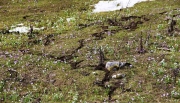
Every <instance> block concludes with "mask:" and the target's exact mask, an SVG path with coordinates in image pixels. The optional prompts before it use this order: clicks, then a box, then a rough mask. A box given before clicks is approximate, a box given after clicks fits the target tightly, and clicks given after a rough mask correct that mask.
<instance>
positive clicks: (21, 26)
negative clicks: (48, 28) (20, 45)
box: [9, 23, 44, 33]
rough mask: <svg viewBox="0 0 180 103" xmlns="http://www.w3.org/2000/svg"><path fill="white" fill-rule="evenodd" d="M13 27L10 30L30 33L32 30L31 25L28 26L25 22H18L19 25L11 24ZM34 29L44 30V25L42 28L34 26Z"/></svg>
mask: <svg viewBox="0 0 180 103" xmlns="http://www.w3.org/2000/svg"><path fill="white" fill-rule="evenodd" d="M11 28H12V29H10V30H9V32H11V33H12V32H18V33H28V32H29V31H30V27H26V26H24V24H23V23H20V24H17V25H15V26H14V25H13V26H11ZM33 30H38V31H39V30H44V27H41V28H35V27H34V28H33Z"/></svg>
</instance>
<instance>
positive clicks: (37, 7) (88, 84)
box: [0, 0, 180, 103]
mask: <svg viewBox="0 0 180 103" xmlns="http://www.w3.org/2000/svg"><path fill="white" fill-rule="evenodd" d="M29 1H30V2H27V1H25V0H22V1H20V0H14V2H13V1H11V0H9V1H7V0H1V1H0V18H1V19H0V102H3V103H9V102H23V103H31V102H38V101H41V102H42V103H46V102H50V103H55V102H57V103H59V102H60V103H67V102H69V103H72V102H73V103H79V102H83V103H84V102H88V103H89V102H90V103H91V102H103V101H107V99H108V95H107V94H108V89H107V88H106V89H105V88H102V87H99V86H97V85H95V84H94V81H96V80H102V78H103V76H104V74H105V73H104V72H103V71H99V70H94V69H93V67H90V66H88V65H89V64H91V65H97V64H98V63H99V58H98V56H99V54H98V49H99V48H101V49H102V51H103V52H104V54H105V56H106V58H108V59H109V60H110V61H111V60H119V61H126V62H130V63H132V64H133V66H134V67H133V68H132V69H123V70H119V71H116V72H115V74H116V73H122V74H126V77H125V78H123V79H122V80H121V81H122V82H123V83H124V84H125V88H130V89H132V91H131V92H122V89H121V88H117V90H116V91H115V92H114V93H113V94H112V98H113V99H116V101H117V102H122V103H126V102H132V103H136V102H137V103H147V102H150V103H154V102H163V103H170V102H171V103H178V102H179V101H180V100H179V99H180V90H179V87H180V78H179V74H178V76H177V79H176V84H175V85H174V84H173V82H174V78H173V75H172V70H173V69H176V68H178V67H179V65H180V64H179V60H180V58H179V56H180V53H179V43H180V42H179V41H178V40H179V39H180V36H179V34H180V33H179V32H176V33H174V35H173V36H169V34H168V33H167V28H168V21H167V20H166V18H167V17H168V16H172V15H176V14H178V15H179V12H180V11H179V10H175V9H177V8H179V5H180V2H179V1H178V0H174V1H169V0H156V1H153V2H148V3H138V4H136V5H135V6H134V7H132V8H127V9H123V10H122V11H113V12H105V13H92V9H93V7H92V6H90V5H93V4H95V3H97V2H98V0H71V1H67V0H41V1H40V0H38V2H37V3H35V2H34V1H33V0H29ZM162 12H166V13H164V14H160V13H162ZM142 15H145V17H146V18H148V19H149V20H148V21H146V20H142V18H141V19H138V18H136V19H132V20H129V21H120V22H121V23H122V24H123V25H127V24H128V23H129V22H132V21H140V20H142V21H143V24H138V26H137V28H136V29H135V30H125V29H122V28H120V27H118V26H111V25H109V23H108V22H107V21H108V19H113V20H114V19H116V20H119V19H120V18H121V17H128V16H142ZM67 18H73V20H72V21H70V22H68V21H67V20H66V19H67ZM175 19H176V20H177V23H176V26H175V27H176V28H178V29H180V28H179V27H180V18H179V16H177V17H175ZM97 22H98V23H97ZM19 23H23V24H24V25H26V26H29V25H30V24H32V25H33V26H35V27H45V29H44V30H43V31H37V33H34V34H33V35H34V36H33V37H32V38H29V37H28V35H27V34H17V33H7V34H3V33H2V31H3V30H8V29H10V28H11V26H12V25H16V24H19ZM93 23H94V25H90V26H87V27H84V28H82V27H81V26H80V24H93ZM102 26H108V29H109V30H111V31H113V30H117V29H119V28H120V29H121V30H119V31H118V32H116V33H114V34H112V35H111V36H108V34H106V33H105V34H104V35H103V36H104V37H105V38H103V39H102V40H97V39H98V38H97V37H94V36H93V35H92V34H94V33H98V32H100V31H103V29H102ZM141 32H142V36H143V44H144V45H143V46H144V48H145V49H146V51H147V52H146V53H145V54H138V52H137V50H138V48H139V39H140V36H141ZM50 35H52V37H49V38H47V37H48V36H50ZM148 35H149V40H148V42H147V43H144V42H145V40H146V39H147V38H148ZM79 40H83V47H82V48H80V49H78V50H76V49H77V48H78V47H79V45H80V43H79ZM48 41H49V44H47V45H45V44H46V43H47V42H48ZM162 48H163V49H162ZM164 48H166V49H164ZM71 54H72V56H73V57H72V58H71V59H70V60H65V61H63V60H58V58H60V57H62V56H67V55H71ZM80 60H83V62H81V63H80V64H79V67H77V69H71V65H70V64H69V62H76V61H80ZM94 72H95V74H94ZM114 81H116V80H111V81H110V83H113V82H114Z"/></svg>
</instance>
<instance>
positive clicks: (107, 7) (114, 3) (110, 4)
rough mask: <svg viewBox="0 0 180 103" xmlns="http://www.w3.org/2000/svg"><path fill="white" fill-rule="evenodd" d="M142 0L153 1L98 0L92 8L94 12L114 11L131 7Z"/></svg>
mask: <svg viewBox="0 0 180 103" xmlns="http://www.w3.org/2000/svg"><path fill="white" fill-rule="evenodd" d="M142 1H153V0H108V1H99V2H98V3H97V4H95V5H94V7H95V9H94V10H93V12H94V13H97V12H107V11H114V10H120V9H122V8H126V7H133V6H134V5H135V4H136V3H139V2H142Z"/></svg>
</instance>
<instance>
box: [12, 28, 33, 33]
mask: <svg viewBox="0 0 180 103" xmlns="http://www.w3.org/2000/svg"><path fill="white" fill-rule="evenodd" d="M29 30H30V29H29V28H28V27H25V26H22V27H15V28H14V29H11V30H9V32H19V33H28V32H29Z"/></svg>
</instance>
